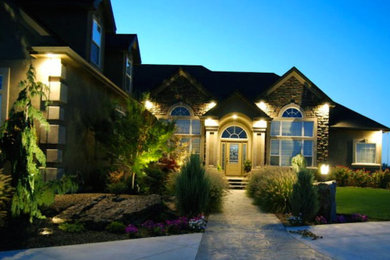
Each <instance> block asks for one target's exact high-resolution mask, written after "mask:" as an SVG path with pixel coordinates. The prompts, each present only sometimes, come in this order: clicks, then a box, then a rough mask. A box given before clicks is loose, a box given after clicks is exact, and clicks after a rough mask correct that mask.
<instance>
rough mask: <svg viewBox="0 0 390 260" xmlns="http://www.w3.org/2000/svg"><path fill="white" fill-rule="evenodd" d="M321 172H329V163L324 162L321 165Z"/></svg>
mask: <svg viewBox="0 0 390 260" xmlns="http://www.w3.org/2000/svg"><path fill="white" fill-rule="evenodd" d="M320 173H321V174H322V175H328V174H329V164H323V165H321V167H320Z"/></svg>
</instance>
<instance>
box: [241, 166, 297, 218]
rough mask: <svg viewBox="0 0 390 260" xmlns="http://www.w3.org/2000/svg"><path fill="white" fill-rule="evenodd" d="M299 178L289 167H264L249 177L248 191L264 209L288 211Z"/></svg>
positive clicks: (274, 211) (275, 211)
mask: <svg viewBox="0 0 390 260" xmlns="http://www.w3.org/2000/svg"><path fill="white" fill-rule="evenodd" d="M296 179H297V176H296V173H295V172H294V171H293V170H292V169H290V168H287V167H273V166H268V167H263V168H262V169H261V170H260V171H258V172H256V173H254V174H252V175H251V176H250V178H249V183H248V186H247V192H248V194H249V196H251V197H253V198H254V200H255V203H256V204H258V205H259V206H260V207H261V208H262V209H263V210H265V211H269V212H273V213H286V212H288V211H289V210H290V208H291V207H290V203H289V198H290V196H291V193H292V190H293V185H294V183H295V181H296Z"/></svg>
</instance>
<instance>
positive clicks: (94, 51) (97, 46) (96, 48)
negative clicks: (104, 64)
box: [91, 19, 102, 66]
mask: <svg viewBox="0 0 390 260" xmlns="http://www.w3.org/2000/svg"><path fill="white" fill-rule="evenodd" d="M101 41H102V27H101V26H100V24H99V23H98V21H97V20H96V19H93V21H92V44H91V61H92V62H93V63H94V64H96V65H98V66H99V65H100V61H101V59H100V50H101Z"/></svg>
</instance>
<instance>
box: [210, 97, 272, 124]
mask: <svg viewBox="0 0 390 260" xmlns="http://www.w3.org/2000/svg"><path fill="white" fill-rule="evenodd" d="M230 113H242V114H244V115H246V116H248V117H249V118H251V119H256V118H262V119H266V120H270V119H271V118H270V117H269V116H268V115H267V114H266V113H264V112H263V111H262V110H261V109H260V108H258V107H257V106H256V105H255V104H254V103H253V102H250V101H248V100H247V99H246V98H245V97H244V96H242V95H241V94H240V92H238V91H235V92H234V93H233V94H232V95H230V96H229V97H228V98H226V99H225V100H224V101H223V102H222V103H219V104H217V105H216V106H215V107H213V108H212V109H210V110H209V111H207V112H206V113H205V114H204V115H203V116H204V117H208V116H211V117H218V118H221V117H223V116H225V115H227V114H230Z"/></svg>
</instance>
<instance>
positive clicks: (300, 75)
mask: <svg viewBox="0 0 390 260" xmlns="http://www.w3.org/2000/svg"><path fill="white" fill-rule="evenodd" d="M291 76H295V77H296V78H297V79H298V80H300V81H301V82H302V83H303V84H304V85H305V87H306V88H307V89H308V90H309V91H311V92H312V93H313V94H314V95H316V96H317V97H318V98H319V99H320V100H321V101H322V102H328V103H330V104H331V105H333V100H332V99H331V98H330V97H328V95H326V94H325V93H324V92H323V91H322V90H321V89H320V88H319V87H318V86H317V85H316V84H314V83H313V82H312V81H311V80H310V79H309V78H308V77H306V76H305V75H304V74H303V73H302V72H301V71H300V70H298V69H297V68H296V67H295V66H294V67H292V68H291V69H289V70H288V71H287V72H286V73H284V74H283V75H282V76H281V77H280V78H279V79H278V80H277V81H276V82H275V83H274V84H273V85H272V86H270V87H269V88H268V89H266V90H265V91H263V92H262V93H261V94H260V95H258V98H257V99H261V98H264V97H266V96H268V95H269V94H271V93H272V92H274V91H275V90H276V89H278V88H279V87H280V86H281V85H282V84H283V83H284V82H285V81H286V80H288V79H289V78H290V77H291Z"/></svg>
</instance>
